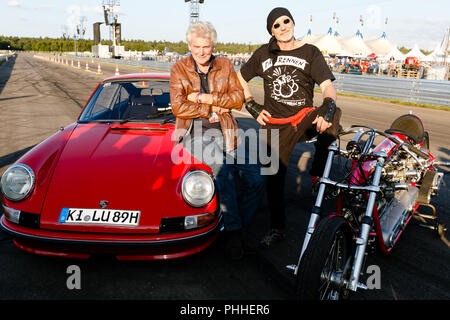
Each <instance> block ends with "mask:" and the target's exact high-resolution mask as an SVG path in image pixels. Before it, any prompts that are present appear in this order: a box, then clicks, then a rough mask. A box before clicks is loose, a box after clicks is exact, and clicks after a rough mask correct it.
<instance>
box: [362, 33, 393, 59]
mask: <svg viewBox="0 0 450 320" xmlns="http://www.w3.org/2000/svg"><path fill="white" fill-rule="evenodd" d="M365 43H366V45H367V46H368V47H369V48H370V49H371V50H372V52H374V53H375V54H376V55H377V56H384V55H386V54H388V53H389V52H391V50H392V49H393V48H394V45H393V44H392V42H390V41H389V40H388V39H386V38H385V37H380V38H378V39H375V40H366V41H365Z"/></svg>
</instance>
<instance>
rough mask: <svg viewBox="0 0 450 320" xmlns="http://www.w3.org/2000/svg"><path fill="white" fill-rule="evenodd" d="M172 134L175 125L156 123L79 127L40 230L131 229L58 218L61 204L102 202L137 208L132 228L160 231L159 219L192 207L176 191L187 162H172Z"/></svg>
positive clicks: (57, 175) (55, 179)
mask: <svg viewBox="0 0 450 320" xmlns="http://www.w3.org/2000/svg"><path fill="white" fill-rule="evenodd" d="M172 132H173V126H171V127H162V126H160V125H156V124H151V125H145V124H139V125H137V124H134V125H133V124H126V125H118V124H112V125H111V124H82V125H81V124H80V125H78V126H77V128H76V129H75V130H74V132H73V134H72V136H71V138H70V140H69V141H68V142H67V144H66V146H65V148H64V150H63V152H62V154H61V156H60V158H59V161H58V164H57V166H56V168H55V171H54V173H53V177H52V180H51V183H50V185H49V189H48V192H47V195H46V198H45V202H44V206H43V209H42V212H41V221H40V223H41V228H47V229H58V230H72V231H85V232H99V231H102V232H112V233H115V232H119V233H120V232H130V229H129V228H130V227H116V226H114V227H112V226H99V225H95V226H94V225H64V224H61V223H59V222H58V218H59V217H60V215H61V211H62V209H63V208H86V209H99V208H100V206H101V205H100V202H103V203H106V202H107V206H106V208H104V209H106V210H127V211H131V210H132V211H140V212H141V218H140V221H139V225H138V226H137V227H132V229H133V232H142V233H156V232H158V230H159V225H160V221H161V217H170V216H177V215H178V216H180V215H183V214H184V212H183V213H182V214H180V211H181V210H184V211H186V212H188V213H189V212H190V211H192V210H193V209H192V208H190V207H188V206H187V205H186V203H185V202H184V201H183V199H182V197H181V193H180V189H181V188H180V185H181V179H182V177H183V176H184V174H185V173H186V172H187V171H188V170H189V168H190V166H189V165H187V164H183V163H179V164H176V163H174V161H172V150H173V147H174V143H173V141H172V140H171V135H172ZM174 208H178V210H175V209H174ZM173 211H178V212H173ZM197 214H198V213H197Z"/></svg>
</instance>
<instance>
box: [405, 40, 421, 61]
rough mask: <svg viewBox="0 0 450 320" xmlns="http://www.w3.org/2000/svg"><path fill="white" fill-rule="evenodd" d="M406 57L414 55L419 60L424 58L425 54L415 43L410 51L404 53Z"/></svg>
mask: <svg viewBox="0 0 450 320" xmlns="http://www.w3.org/2000/svg"><path fill="white" fill-rule="evenodd" d="M406 56H407V57H416V58H419V60H422V59H424V58H425V55H424V54H423V53H422V52H421V51H420V50H419V46H418V45H417V43H416V44H415V45H414V47H413V48H412V49H411V51H410V52H408V53H406Z"/></svg>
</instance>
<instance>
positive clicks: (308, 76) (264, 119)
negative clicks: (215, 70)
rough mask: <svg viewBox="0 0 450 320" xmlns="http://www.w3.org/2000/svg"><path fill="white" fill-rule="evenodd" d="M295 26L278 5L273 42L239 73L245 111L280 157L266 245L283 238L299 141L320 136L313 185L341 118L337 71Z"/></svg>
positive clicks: (270, 191) (272, 16) (270, 22)
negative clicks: (253, 83)
mask: <svg viewBox="0 0 450 320" xmlns="http://www.w3.org/2000/svg"><path fill="white" fill-rule="evenodd" d="M294 26H295V22H294V19H293V17H292V15H291V13H290V12H289V10H287V9H286V8H280V7H278V8H275V9H273V10H272V11H271V12H270V13H269V15H268V17H267V31H268V32H269V34H270V35H271V36H272V37H271V39H270V41H269V43H267V44H265V45H263V46H261V47H260V48H258V49H257V50H256V51H255V52H254V54H253V55H252V56H251V57H250V59H249V61H248V62H247V63H246V64H245V65H243V66H242V68H241V70H240V71H239V73H238V78H239V80H240V82H241V85H242V87H243V88H244V95H245V106H246V109H247V111H248V112H249V113H250V114H251V115H252V116H253V117H254V118H255V119H256V121H257V122H258V123H259V124H260V125H261V126H263V128H266V129H267V134H268V135H267V137H268V138H267V144H268V146H269V150H271V152H277V153H278V155H279V157H278V158H279V164H278V168H279V169H278V171H277V172H276V173H275V174H273V175H270V176H268V177H267V199H268V206H269V211H270V222H271V229H270V230H269V232H268V233H267V234H266V236H265V237H264V238H263V239H262V240H261V245H263V246H265V247H269V246H271V245H272V244H274V243H276V242H278V241H280V240H283V239H284V230H285V207H284V184H285V180H286V172H287V167H288V163H289V158H290V156H291V153H292V150H293V149H294V147H295V145H296V143H298V142H303V141H306V140H309V139H311V138H313V137H314V136H315V135H318V139H317V142H316V144H315V154H314V160H313V163H312V167H311V170H310V171H309V174H310V175H311V179H312V182H313V184H314V182H315V181H316V180H317V177H318V176H321V175H322V173H323V169H324V167H325V163H326V159H327V154H328V146H329V145H330V144H331V143H332V142H333V141H334V140H335V138H336V136H337V134H338V127H339V120H340V116H341V110H340V109H339V108H337V107H336V103H335V101H336V91H335V89H334V86H333V84H332V81H333V80H335V78H334V76H333V74H332V73H331V71H330V69H329V67H328V65H327V63H326V62H325V59H324V58H323V55H322V53H321V52H320V50H319V49H318V48H317V47H315V46H313V45H310V44H307V43H304V42H302V41H299V40H296V39H295V37H294ZM255 76H260V77H261V78H263V81H264V105H260V104H258V103H256V102H255V100H254V98H253V96H252V94H251V92H250V90H249V87H248V82H249V81H250V80H251V79H252V78H253V77H255ZM315 84H318V85H319V87H320V89H321V91H322V95H323V103H322V105H321V106H320V107H318V108H316V107H313V96H314V85H315ZM273 130H278V133H279V142H278V145H279V146H281V147H280V148H279V150H274V148H270V145H271V144H272V141H271V136H274V137H275V135H274V132H275V131H273ZM274 146H275V143H274ZM272 167H274V166H273V165H272ZM275 167H276V166H275Z"/></svg>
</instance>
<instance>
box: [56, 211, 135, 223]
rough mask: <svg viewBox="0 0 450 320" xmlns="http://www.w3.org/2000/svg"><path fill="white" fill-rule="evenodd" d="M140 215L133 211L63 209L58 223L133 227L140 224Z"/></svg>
mask: <svg viewBox="0 0 450 320" xmlns="http://www.w3.org/2000/svg"><path fill="white" fill-rule="evenodd" d="M140 215H141V212H140V211H131V210H114V209H79V208H63V209H62V210H61V214H60V215H59V219H58V222H59V223H64V224H97V225H114V226H127V227H132V226H137V225H138V224H139V218H140Z"/></svg>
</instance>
